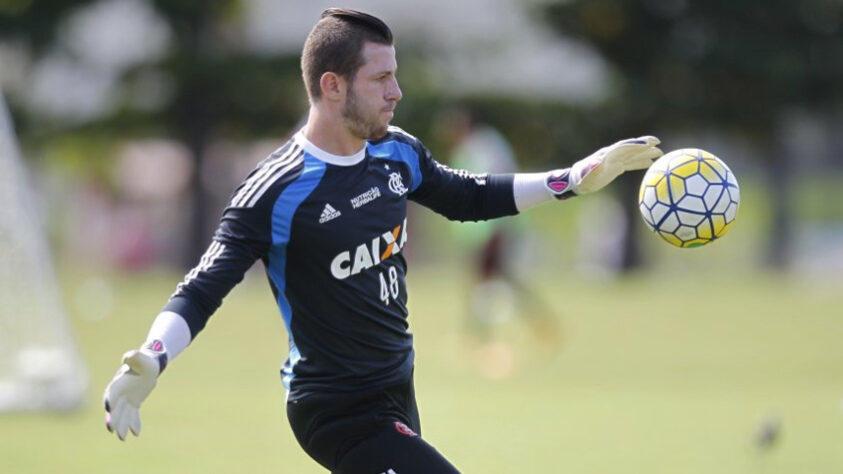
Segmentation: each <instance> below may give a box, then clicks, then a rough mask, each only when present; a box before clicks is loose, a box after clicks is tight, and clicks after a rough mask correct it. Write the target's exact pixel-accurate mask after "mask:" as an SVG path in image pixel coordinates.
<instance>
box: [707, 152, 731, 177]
mask: <svg viewBox="0 0 843 474" xmlns="http://www.w3.org/2000/svg"><path fill="white" fill-rule="evenodd" d="M705 163H706V164H707V165H709V166H711V167H712V168H713V169H714V171H716V172H717V174H718V175H720V179H721V180H722V179H723V178H725V177H726V166H725V165H724V164H723V162H722V161H720V160H719V159H717V158H715V157H714V156H712V157H711V158H706V159H705Z"/></svg>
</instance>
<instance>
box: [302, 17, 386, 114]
mask: <svg viewBox="0 0 843 474" xmlns="http://www.w3.org/2000/svg"><path fill="white" fill-rule="evenodd" d="M366 42H371V43H378V44H385V45H391V44H392V31H390V29H389V27H388V26H386V23H384V22H383V21H381V20H380V19H378V18H376V17H374V16H372V15H369V14H367V13H363V12H359V11H357V10H351V9H348V8H329V9H327V10H325V11H323V12H322V16H321V17H320V19H319V21H318V22H317V23H316V25H315V26H314V27H313V29H312V30H311V31H310V34H309V35H307V40H305V42H304V48H303V49H302V55H301V69H302V77H303V78H304V85H305V87H306V88H307V94H308V96H309V97H310V98H311V100H317V99H319V97H320V96H321V95H322V90H321V87H320V85H319V81H320V79H321V78H322V75H323V74H325V73H326V72H333V73H336V74H337V75H338V76H340V77H343V78H345V79H346V80H348V81H351V80H353V78H354V74H355V73H356V72H357V70H358V69H359V68H360V66H362V65H363V63H364V59H363V44H364V43H366Z"/></svg>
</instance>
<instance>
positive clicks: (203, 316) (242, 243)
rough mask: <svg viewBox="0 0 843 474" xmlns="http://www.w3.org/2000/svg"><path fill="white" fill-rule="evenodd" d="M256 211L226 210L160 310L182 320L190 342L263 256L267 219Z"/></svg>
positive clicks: (268, 240)
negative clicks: (184, 322) (201, 250)
mask: <svg viewBox="0 0 843 474" xmlns="http://www.w3.org/2000/svg"><path fill="white" fill-rule="evenodd" d="M259 211H260V209H255V208H232V207H229V208H228V209H226V210H225V212H224V213H223V217H222V219H221V221H220V224H219V227H218V228H217V230H216V232H215V233H214V237H213V239H212V241H211V245H210V246H209V247H208V249H207V250H206V251H205V253H204V255H202V258H201V259H200V260H199V263H198V264H197V265H196V266H195V267H194V268H193V269H192V270H190V272H188V273H187V275H186V276H185V277H184V280H183V281H182V282H181V283H179V284H178V286H177V287H176V291H175V293H173V295H172V296H171V297H170V300H169V301H168V302H167V304H166V305H165V306H164V309H163V311H172V312H174V313H177V314H179V315H180V316H181V317H182V318H184V320H185V321H186V322H187V325H188V327H189V328H190V335H191V339H193V338H195V337H196V335H197V334H198V333H199V332H200V331H201V330H202V329H203V328H204V327H205V324H206V323H207V322H208V319H209V318H210V317H211V315H212V314H213V313H214V312H215V311H216V310H217V308H219V306H220V305H221V304H222V300H223V298H225V296H226V295H227V294H228V293H229V292H230V291H231V289H232V288H234V286H235V285H237V284H238V283H240V281H242V280H243V276H244V275H245V273H246V271H247V270H248V269H249V268H250V267H251V266H252V264H254V262H255V260H257V259H261V258H263V257H264V256H265V255H266V253H267V251H268V249H269V246H270V239H271V237H270V233H269V230H268V229H269V225H270V224H269V221H268V220H267V219H269V216H262V215H261V214H260V212H259ZM264 220H267V221H266V222H262V221H264ZM263 229H266V230H263Z"/></svg>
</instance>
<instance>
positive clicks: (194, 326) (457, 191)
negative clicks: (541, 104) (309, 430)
mask: <svg viewBox="0 0 843 474" xmlns="http://www.w3.org/2000/svg"><path fill="white" fill-rule="evenodd" d="M512 181H513V177H512V175H471V174H469V173H467V172H465V171H456V170H452V169H450V168H448V167H446V166H443V165H441V164H439V163H437V162H436V161H435V160H434V159H433V157H432V156H431V154H430V152H429V151H428V150H427V149H426V148H425V147H424V145H422V143H421V142H420V141H419V140H418V139H416V138H415V137H413V136H411V135H409V134H407V133H405V132H404V131H402V130H401V129H399V128H397V127H390V128H389V132H388V133H387V135H386V136H384V137H383V138H381V139H379V140H377V141H369V142H367V144H366V146H365V148H364V150H362V151H361V152H360V153H358V154H357V155H355V156H353V157H338V156H335V155H331V154H329V153H327V152H325V151H323V150H320V149H318V148H316V147H315V146H314V145H313V144H311V143H310V142H308V141H307V140H306V139H305V138H304V135H303V134H302V133H301V132H299V133H298V134H296V135H295V136H294V137H293V138H291V139H290V140H289V141H288V142H287V143H286V144H284V146H282V147H281V148H279V149H278V150H276V151H275V152H274V153H272V154H271V155H270V156H269V157H267V158H266V159H265V160H264V161H262V162H261V163H260V164H259V165H258V166H257V168H256V169H255V170H254V171H252V173H251V174H249V176H248V177H247V178H246V180H245V181H244V182H243V183H242V184H241V185H240V186H239V187H238V188H237V189H236V190H235V192H234V195H233V197H232V198H231V201H230V202H229V205H228V207H227V208H226V209H225V212H224V213H223V216H222V219H221V221H220V224H219V227H218V229H217V231H216V233H215V234H214V238H213V241H212V243H211V245H210V247H209V248H208V250H207V251H206V252H205V254H204V255H203V256H202V258H201V260H200V262H199V264H198V265H197V266H196V267H195V268H194V269H193V270H191V271H190V272H189V273H188V274H187V276H186V277H185V279H184V281H183V282H182V283H180V284H179V285H178V288H177V290H176V292H175V293H174V294H173V296H172V297H171V298H170V301H169V302H168V303H167V305H166V306H165V308H164V310H168V311H174V312H176V313H178V314H180V315H181V316H182V317H183V318H184V319H185V321H187V324H188V326H189V327H190V331H191V337H193V338H195V337H196V335H197V334H198V333H199V331H201V330H202V328H203V327H204V326H205V323H206V322H207V320H208V318H209V317H210V316H211V314H212V313H213V312H214V311H215V310H216V309H217V308H218V307H219V305H220V304H221V303H222V299H223V297H224V296H225V295H226V294H227V293H228V292H229V291H230V290H231V288H232V287H233V286H234V285H236V284H237V283H238V282H240V280H242V278H243V275H244V273H245V272H246V270H248V269H249V267H250V266H251V265H252V264H253V263H254V261H255V260H256V259H261V260H262V261H263V263H264V265H265V267H266V272H267V276H268V279H269V284H270V286H271V288H272V292H273V295H274V297H275V300H276V302H277V304H278V308H279V309H280V312H281V316H282V317H283V319H284V323H285V325H286V328H287V331H288V335H289V342H290V352H289V357H288V359H287V361H286V362H285V363H284V366H283V369H282V377H283V380H284V384H285V386H286V388H287V389H288V391H289V392H288V397H289V399H290V400H294V399H296V398H300V397H302V396H305V395H307V394H308V393H311V392H326V391H329V392H338V391H356V390H368V389H378V388H381V387H386V386H389V385H394V384H398V383H402V382H404V381H406V380H407V379H408V378H409V377H410V374H411V371H412V368H413V336H412V333H411V332H410V331H409V329H408V323H407V290H406V286H405V280H404V278H405V275H406V273H407V262H406V260H405V259H404V256H403V250H404V248H405V246H406V245H407V200H408V199H409V200H412V201H415V202H417V203H420V204H422V205H424V206H426V207H428V208H430V209H432V210H434V211H436V212H438V213H440V214H442V215H444V216H446V217H447V218H449V219H453V220H463V221H464V220H485V219H491V218H495V217H501V216H506V215H512V214H516V213H517V210H516V207H515V202H514V198H513V192H512Z"/></svg>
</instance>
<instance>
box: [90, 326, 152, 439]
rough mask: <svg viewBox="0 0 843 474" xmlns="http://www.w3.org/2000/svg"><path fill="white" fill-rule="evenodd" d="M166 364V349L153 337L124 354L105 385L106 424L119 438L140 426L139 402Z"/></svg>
mask: <svg viewBox="0 0 843 474" xmlns="http://www.w3.org/2000/svg"><path fill="white" fill-rule="evenodd" d="M166 365H167V353H166V352H165V351H164V346H163V344H161V342H160V341H153V342H151V343H149V344H147V345H146V346H144V347H142V348H141V349H140V350H131V351H129V352H126V353H125V354H123V364H122V365H121V366H120V369H119V370H118V371H117V374H116V375H115V376H114V378H113V379H112V380H111V382H110V383H109V384H108V386H107V387H106V388H105V393H104V394H103V402H104V403H105V427H106V428H108V431H110V432H112V433H116V434H117V437H118V438H120V440H121V441H123V440H125V439H126V435H127V434H128V432H129V430H131V431H132V433H134V434H135V436H138V435H139V434H140V430H141V422H140V414H139V413H138V409H140V406H141V403H143V401H144V400H146V397H148V396H149V393H150V392H152V389H153V388H155V382H156V381H157V379H158V376H159V375H160V374H161V372H162V371H163V370H164V367H166Z"/></svg>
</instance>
